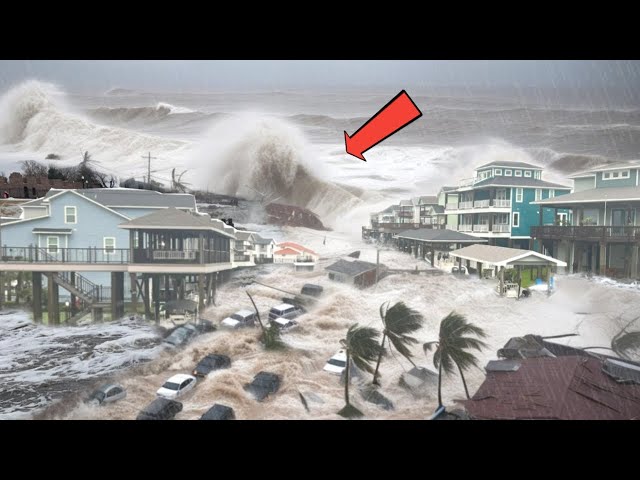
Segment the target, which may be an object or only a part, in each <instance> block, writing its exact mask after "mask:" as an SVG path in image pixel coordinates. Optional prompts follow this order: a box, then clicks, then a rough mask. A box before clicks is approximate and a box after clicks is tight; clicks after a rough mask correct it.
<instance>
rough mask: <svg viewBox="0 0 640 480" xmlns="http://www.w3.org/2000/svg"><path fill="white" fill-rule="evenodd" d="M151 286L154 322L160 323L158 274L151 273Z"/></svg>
mask: <svg viewBox="0 0 640 480" xmlns="http://www.w3.org/2000/svg"><path fill="white" fill-rule="evenodd" d="M152 282H153V283H152V284H151V287H152V289H153V313H154V316H155V320H156V323H160V275H153V278H152Z"/></svg>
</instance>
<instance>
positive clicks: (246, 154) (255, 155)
mask: <svg viewBox="0 0 640 480" xmlns="http://www.w3.org/2000/svg"><path fill="white" fill-rule="evenodd" d="M314 160H317V159H316V154H315V153H314V152H313V151H312V150H311V149H310V148H309V146H308V145H307V143H306V141H305V139H304V137H303V135H302V134H301V132H300V131H299V130H298V129H297V128H296V127H294V126H292V125H291V124H289V123H287V122H284V121H282V120H278V119H275V118H273V117H256V116H250V115H241V116H239V117H237V118H231V119H229V120H227V121H224V122H219V123H218V124H216V125H215V126H214V127H213V128H212V130H211V131H210V132H209V135H208V140H207V141H206V142H205V143H204V145H203V147H202V149H201V150H200V151H199V152H198V153H197V154H196V155H195V159H194V162H195V163H196V166H197V168H199V169H205V171H206V172H207V175H208V178H209V185H210V187H211V188H213V189H215V190H216V191H219V192H223V193H226V194H228V195H237V196H241V197H245V198H250V199H255V200H264V201H265V202H269V201H278V202H279V203H289V204H292V205H296V206H300V207H306V208H309V209H310V210H312V211H313V212H315V213H317V214H318V215H320V216H321V217H322V219H323V220H329V221H330V220H331V219H333V218H335V217H336V215H337V214H338V213H339V212H341V211H345V210H346V209H348V208H349V207H350V206H351V207H353V206H355V205H358V204H359V203H360V198H359V197H358V196H357V195H356V194H354V192H349V191H347V190H346V189H344V188H342V187H340V186H338V185H336V184H334V183H332V182H330V181H327V180H325V179H323V178H322V177H323V176H324V175H321V174H320V173H319V171H318V167H316V166H314V165H313V163H312V162H313V161H314Z"/></svg>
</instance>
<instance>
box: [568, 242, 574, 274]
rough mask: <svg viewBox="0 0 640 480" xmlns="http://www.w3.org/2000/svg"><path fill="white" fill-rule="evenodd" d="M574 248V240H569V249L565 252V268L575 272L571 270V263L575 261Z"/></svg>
mask: <svg viewBox="0 0 640 480" xmlns="http://www.w3.org/2000/svg"><path fill="white" fill-rule="evenodd" d="M575 248H576V242H575V241H573V240H571V241H570V242H569V251H568V252H567V268H568V269H569V273H576V272H574V271H573V264H574V262H575V253H576V252H575Z"/></svg>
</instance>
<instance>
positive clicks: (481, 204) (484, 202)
mask: <svg viewBox="0 0 640 480" xmlns="http://www.w3.org/2000/svg"><path fill="white" fill-rule="evenodd" d="M488 206H489V200H476V201H475V202H473V208H487V207H488Z"/></svg>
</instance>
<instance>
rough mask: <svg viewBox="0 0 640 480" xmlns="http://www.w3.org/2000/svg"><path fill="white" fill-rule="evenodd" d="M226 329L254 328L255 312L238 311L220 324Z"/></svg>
mask: <svg viewBox="0 0 640 480" xmlns="http://www.w3.org/2000/svg"><path fill="white" fill-rule="evenodd" d="M220 326H222V327H226V328H242V327H255V326H256V312H254V311H253V310H239V311H237V312H236V313H234V314H233V315H231V316H229V317H227V318H225V319H224V320H222V321H221V322H220Z"/></svg>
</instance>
